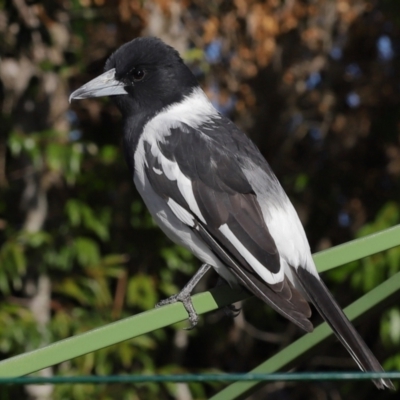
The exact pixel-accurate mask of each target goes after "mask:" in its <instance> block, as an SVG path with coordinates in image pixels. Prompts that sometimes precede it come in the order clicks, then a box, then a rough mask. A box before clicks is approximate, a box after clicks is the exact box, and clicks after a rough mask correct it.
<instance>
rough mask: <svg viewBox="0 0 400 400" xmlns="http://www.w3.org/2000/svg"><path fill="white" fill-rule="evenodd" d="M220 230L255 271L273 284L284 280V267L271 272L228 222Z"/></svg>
mask: <svg viewBox="0 0 400 400" xmlns="http://www.w3.org/2000/svg"><path fill="white" fill-rule="evenodd" d="M219 230H220V232H221V233H222V234H223V235H224V236H225V237H226V238H227V239H228V240H229V241H230V242H231V243H232V244H233V245H234V246H235V247H236V249H237V250H238V251H239V253H240V254H241V255H242V257H243V258H244V259H245V260H246V261H247V262H248V263H249V264H250V265H251V267H252V268H253V269H254V271H255V272H256V273H257V274H258V275H259V276H260V277H261V278H262V279H263V280H264V281H265V282H267V283H269V284H271V285H273V284H275V283H279V282H282V280H283V278H284V271H283V268H280V269H279V272H278V273H277V274H273V273H272V272H270V271H269V270H268V269H267V268H266V267H264V265H262V264H261V263H260V262H259V261H258V260H257V259H256V258H255V257H254V256H253V255H252V254H251V253H250V252H249V251H248V250H247V249H246V247H244V246H243V244H242V243H241V242H240V240H239V239H238V238H237V237H236V236H235V235H234V233H233V232H232V231H231V230H230V228H229V226H228V225H227V224H224V225H221V226H220V227H219Z"/></svg>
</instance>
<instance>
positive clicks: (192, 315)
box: [156, 264, 211, 329]
mask: <svg viewBox="0 0 400 400" xmlns="http://www.w3.org/2000/svg"><path fill="white" fill-rule="evenodd" d="M210 267H211V266H210V265H208V264H203V265H202V266H201V267H200V268H199V270H198V271H197V272H196V273H195V274H194V276H193V277H192V278H191V279H190V281H189V282H188V283H187V284H186V285H185V286H184V287H183V289H182V290H181V291H180V292H179V293H178V294H174V295H173V296H171V297H168V299H165V300H161V301H160V302H159V303H157V304H156V307H161V306H165V305H167V304H173V303H176V302H177V301H180V302H181V303H182V304H183V306H184V307H185V310H186V311H187V313H188V315H189V322H190V328H188V329H193V328H194V327H195V326H196V325H197V322H198V321H199V316H198V315H197V313H196V311H195V309H194V307H193V303H192V298H191V297H190V294H191V293H192V290H193V289H194V287H195V286H196V285H197V284H198V283H199V281H200V279H201V278H202V277H203V276H204V275H205V274H206V272H207V271H208V270H209V269H210Z"/></svg>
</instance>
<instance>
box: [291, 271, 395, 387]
mask: <svg viewBox="0 0 400 400" xmlns="http://www.w3.org/2000/svg"><path fill="white" fill-rule="evenodd" d="M296 275H297V277H298V279H299V282H300V284H301V286H302V288H303V290H304V292H305V293H306V294H307V295H308V297H309V299H310V300H311V302H312V303H313V304H314V306H315V308H316V309H317V310H318V312H319V313H320V314H321V316H322V317H323V318H324V320H325V321H326V322H327V323H328V324H329V326H330V327H331V328H332V330H333V332H334V333H335V335H336V336H337V337H338V339H339V340H340V341H341V342H342V344H343V346H344V347H345V348H346V349H347V351H348V352H349V353H350V355H351V356H352V357H353V359H354V360H355V361H356V363H357V364H358V366H359V367H360V368H361V370H363V371H370V372H382V371H383V368H382V366H381V365H380V364H379V361H378V360H377V359H376V358H375V356H374V355H373V354H372V351H371V350H370V349H369V348H368V346H367V345H366V344H365V342H364V340H363V339H362V338H361V336H360V335H359V334H358V332H357V331H356V330H355V329H354V327H353V325H352V324H351V323H350V321H349V320H348V319H347V317H346V315H345V314H344V313H343V311H342V310H341V308H340V307H339V305H338V304H337V303H336V301H335V299H334V298H333V296H332V294H331V293H330V292H329V290H328V288H327V287H326V286H325V284H324V283H323V282H322V280H321V279H318V278H317V277H316V276H314V275H313V274H311V273H310V272H308V271H307V270H306V269H304V268H298V270H297V271H296ZM373 382H374V384H375V385H376V387H377V388H378V389H384V388H385V387H387V388H389V389H392V390H394V389H395V387H394V386H393V383H392V382H391V380H390V379H375V380H373Z"/></svg>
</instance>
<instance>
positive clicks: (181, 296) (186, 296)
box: [155, 292, 199, 330]
mask: <svg viewBox="0 0 400 400" xmlns="http://www.w3.org/2000/svg"><path fill="white" fill-rule="evenodd" d="M178 301H180V302H181V303H182V304H183V306H184V307H185V310H186V312H187V313H188V319H189V323H190V326H189V328H185V329H186V330H191V329H193V328H194V327H195V326H196V325H197V323H198V322H199V316H198V314H197V313H196V311H195V309H194V306H193V302H192V298H191V297H190V293H185V292H180V293H178V294H174V295H173V296H171V297H168V298H167V299H164V300H161V301H160V302H158V303H157V304H156V306H155V307H156V308H159V307H162V306H166V305H168V304H174V303H176V302H178Z"/></svg>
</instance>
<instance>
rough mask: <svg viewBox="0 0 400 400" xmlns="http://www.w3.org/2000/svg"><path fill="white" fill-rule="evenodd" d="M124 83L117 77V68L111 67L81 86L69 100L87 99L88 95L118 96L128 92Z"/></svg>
mask: <svg viewBox="0 0 400 400" xmlns="http://www.w3.org/2000/svg"><path fill="white" fill-rule="evenodd" d="M124 86H125V85H124V83H123V82H120V81H118V80H116V79H115V68H112V69H110V70H109V71H107V72H104V74H101V75H100V76H98V77H97V78H94V79H92V80H91V81H89V82H88V83H86V84H85V85H83V86H81V87H80V88H79V89H77V90H75V92H72V93H71V96H69V102H70V103H71V100H74V99H77V100H79V99H86V98H88V97H102V96H116V95H120V94H128V92H127V91H126V90H125V89H124Z"/></svg>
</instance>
